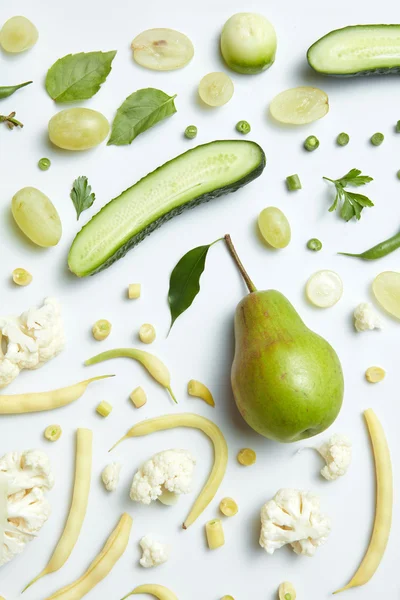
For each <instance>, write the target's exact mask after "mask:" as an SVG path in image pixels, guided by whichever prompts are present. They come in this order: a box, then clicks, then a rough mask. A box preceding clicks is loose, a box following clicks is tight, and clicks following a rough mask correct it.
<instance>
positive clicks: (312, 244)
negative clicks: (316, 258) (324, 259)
mask: <svg viewBox="0 0 400 600" xmlns="http://www.w3.org/2000/svg"><path fill="white" fill-rule="evenodd" d="M307 248H308V249H309V250H313V251H314V252H319V250H322V242H320V241H319V240H318V239H317V238H311V240H308V242H307Z"/></svg>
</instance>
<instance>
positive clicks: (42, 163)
mask: <svg viewBox="0 0 400 600" xmlns="http://www.w3.org/2000/svg"><path fill="white" fill-rule="evenodd" d="M50 166H51V160H50V159H49V158H41V159H40V160H39V162H38V167H39V169H40V170H41V171H47V170H48V169H50Z"/></svg>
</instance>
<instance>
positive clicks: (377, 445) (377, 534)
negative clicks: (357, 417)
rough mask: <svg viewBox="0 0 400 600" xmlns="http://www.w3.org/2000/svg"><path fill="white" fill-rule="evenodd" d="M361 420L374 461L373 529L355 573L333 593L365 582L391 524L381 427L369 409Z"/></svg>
mask: <svg viewBox="0 0 400 600" xmlns="http://www.w3.org/2000/svg"><path fill="white" fill-rule="evenodd" d="M364 418H365V421H366V423H367V427H368V431H369V435H370V438H371V443H372V450H373V453H374V459H375V471H376V510H375V522H374V528H373V531H372V536H371V540H370V543H369V546H368V550H367V552H366V554H365V556H364V558H363V560H362V562H361V564H360V566H359V568H358V570H357V572H356V574H355V575H354V577H353V578H352V579H351V581H350V582H349V583H348V584H347V585H346V586H345V587H343V588H341V589H340V590H337V591H336V592H334V594H338V593H339V592H344V591H345V590H349V589H350V588H353V587H358V586H361V585H365V584H366V583H368V581H369V580H370V579H371V577H372V576H373V575H374V574H375V572H376V570H377V569H378V567H379V565H380V562H381V560H382V558H383V555H384V553H385V550H386V546H387V543H388V540H389V534H390V528H391V525H392V512H393V474H392V463H391V460H390V451H389V446H388V443H387V440H386V436H385V432H384V430H383V427H382V425H381V423H380V422H379V420H378V418H377V416H376V415H375V413H374V411H373V410H372V408H369V409H368V410H366V411H365V412H364Z"/></svg>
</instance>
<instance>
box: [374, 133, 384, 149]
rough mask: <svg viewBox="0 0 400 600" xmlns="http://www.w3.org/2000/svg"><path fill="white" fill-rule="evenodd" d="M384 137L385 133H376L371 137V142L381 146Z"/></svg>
mask: <svg viewBox="0 0 400 600" xmlns="http://www.w3.org/2000/svg"><path fill="white" fill-rule="evenodd" d="M384 139H385V136H384V135H383V133H379V132H378V133H374V135H373V136H372V137H371V144H372V145H373V146H380V145H381V144H382V142H383V140H384Z"/></svg>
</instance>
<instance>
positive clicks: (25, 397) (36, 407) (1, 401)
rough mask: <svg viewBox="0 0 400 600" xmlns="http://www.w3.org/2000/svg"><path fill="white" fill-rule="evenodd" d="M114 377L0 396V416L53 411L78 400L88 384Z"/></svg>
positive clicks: (105, 376)
mask: <svg viewBox="0 0 400 600" xmlns="http://www.w3.org/2000/svg"><path fill="white" fill-rule="evenodd" d="M107 377H114V375H99V376H98V377H92V378H91V379H85V381H80V382H79V383H75V385H71V386H69V387H65V388H59V389H58V390H54V391H52V392H34V393H32V394H14V395H12V396H1V395H0V415H20V414H22V413H31V412H40V411H43V410H53V409H54V408H60V407H61V406H66V405H67V404H70V403H71V402H74V401H75V400H78V398H80V397H81V396H83V394H84V393H85V391H86V388H87V386H88V385H89V383H93V381H100V379H107Z"/></svg>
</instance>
